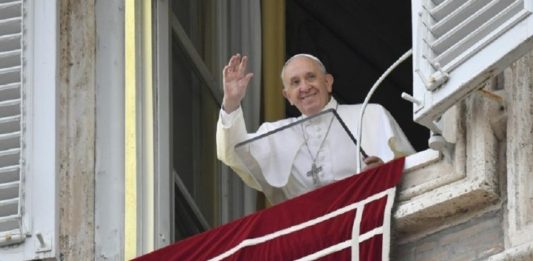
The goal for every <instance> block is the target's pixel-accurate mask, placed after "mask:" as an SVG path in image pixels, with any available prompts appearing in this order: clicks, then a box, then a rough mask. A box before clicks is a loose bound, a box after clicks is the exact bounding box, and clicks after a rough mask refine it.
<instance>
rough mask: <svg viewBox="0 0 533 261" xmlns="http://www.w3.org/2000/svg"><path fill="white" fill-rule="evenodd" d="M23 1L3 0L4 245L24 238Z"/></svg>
mask: <svg viewBox="0 0 533 261" xmlns="http://www.w3.org/2000/svg"><path fill="white" fill-rule="evenodd" d="M21 28H22V1H14V0H0V246H4V245H9V244H14V243H19V242H21V241H23V240H24V233H23V231H22V206H21V197H22V191H21V188H22V186H21V182H22V176H21V167H20V155H21V73H22V72H21V68H22V66H21V52H22V48H21V40H22V29H21Z"/></svg>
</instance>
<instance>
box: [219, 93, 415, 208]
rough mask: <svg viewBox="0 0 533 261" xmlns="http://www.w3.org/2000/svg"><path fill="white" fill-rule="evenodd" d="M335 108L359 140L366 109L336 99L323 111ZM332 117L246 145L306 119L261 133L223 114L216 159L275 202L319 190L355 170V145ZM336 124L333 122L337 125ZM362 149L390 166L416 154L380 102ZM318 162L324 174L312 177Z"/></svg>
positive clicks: (267, 126)
mask: <svg viewBox="0 0 533 261" xmlns="http://www.w3.org/2000/svg"><path fill="white" fill-rule="evenodd" d="M327 109H336V111H337V113H338V114H339V116H340V118H341V119H342V120H343V122H344V123H346V125H347V127H348V129H349V130H350V131H351V133H352V134H353V135H354V136H355V133H357V132H356V129H357V126H358V124H357V118H358V117H359V113H360V109H361V105H360V104H356V105H338V104H337V101H336V100H335V99H334V98H331V99H330V101H329V103H328V104H327V105H326V106H325V107H324V109H323V110H327ZM332 115H333V114H327V115H326V116H324V117H322V116H319V117H316V118H313V119H311V120H309V121H305V122H304V123H303V124H298V125H295V126H293V127H290V128H287V129H284V130H283V131H280V132H276V133H274V134H272V135H268V136H265V137H262V138H259V139H256V140H254V141H253V142H249V143H247V144H246V145H245V146H239V153H237V152H236V151H235V145H236V144H237V143H240V142H242V141H245V140H248V139H251V138H254V137H257V136H259V135H263V134H266V133H269V132H271V131H274V130H276V129H278V128H280V127H283V126H287V125H289V124H291V123H294V122H296V121H298V120H302V119H303V118H305V116H300V117H297V118H288V119H283V120H280V121H276V122H267V123H263V124H262V125H261V126H260V127H259V129H258V130H257V132H255V133H248V132H247V131H246V127H245V123H244V118H243V115H242V110H241V109H240V108H239V109H238V110H236V111H234V112H232V113H230V114H227V113H226V112H224V110H221V111H220V117H219V120H218V123H217V155H218V158H219V159H220V160H221V161H222V162H224V163H225V164H226V165H228V166H230V167H231V168H232V169H233V170H234V171H235V172H236V173H237V174H238V175H239V176H240V177H241V179H242V180H243V181H244V182H245V183H246V184H247V185H248V186H250V187H252V188H254V189H257V190H259V191H263V193H264V194H265V196H266V197H267V198H268V199H269V200H270V202H272V203H278V202H281V201H283V200H286V199H289V198H293V197H295V196H298V195H301V194H303V193H306V192H308V191H310V190H313V189H314V188H316V187H318V186H322V185H325V184H328V183H331V182H333V181H336V180H340V179H343V178H345V177H347V176H350V175H353V174H355V172H356V160H355V151H356V146H355V144H354V143H353V142H351V140H350V139H349V136H348V135H347V134H346V131H345V130H344V129H343V128H342V126H341V125H340V124H338V121H336V120H335V119H332ZM332 120H333V124H332ZM361 146H362V148H363V149H364V150H365V152H366V153H367V154H368V155H372V156H378V157H380V158H381V159H382V160H383V161H385V162H387V161H389V160H392V159H394V158H396V157H400V156H404V155H409V154H411V153H414V149H413V148H412V146H411V144H410V143H409V141H408V140H407V138H406V137H405V135H404V133H403V132H402V130H401V129H400V127H399V126H398V124H397V123H396V121H395V120H394V118H392V116H391V115H390V113H389V112H388V111H387V110H386V109H385V108H383V107H382V106H381V105H378V104H369V105H368V106H367V108H366V111H365V115H364V119H363V134H362V143H361ZM313 163H314V164H315V167H316V168H317V169H319V170H320V171H317V173H315V174H316V175H311V173H310V170H311V169H312V165H313Z"/></svg>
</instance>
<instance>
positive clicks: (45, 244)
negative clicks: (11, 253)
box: [35, 232, 52, 253]
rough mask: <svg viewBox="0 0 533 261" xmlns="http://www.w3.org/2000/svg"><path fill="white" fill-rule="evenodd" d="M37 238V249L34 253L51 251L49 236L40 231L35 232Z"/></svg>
mask: <svg viewBox="0 0 533 261" xmlns="http://www.w3.org/2000/svg"><path fill="white" fill-rule="evenodd" d="M35 237H36V238H37V241H36V243H37V246H36V247H37V250H35V252H36V253H42V252H48V251H52V238H51V237H50V236H43V234H42V233H41V232H35Z"/></svg>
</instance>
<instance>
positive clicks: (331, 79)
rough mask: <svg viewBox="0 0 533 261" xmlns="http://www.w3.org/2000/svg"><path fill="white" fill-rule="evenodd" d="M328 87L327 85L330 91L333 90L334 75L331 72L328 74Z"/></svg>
mask: <svg viewBox="0 0 533 261" xmlns="http://www.w3.org/2000/svg"><path fill="white" fill-rule="evenodd" d="M326 87H327V90H328V93H332V92H333V75H331V74H329V73H328V74H326Z"/></svg>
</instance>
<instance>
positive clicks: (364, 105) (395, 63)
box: [355, 49, 413, 173]
mask: <svg viewBox="0 0 533 261" xmlns="http://www.w3.org/2000/svg"><path fill="white" fill-rule="evenodd" d="M412 53H413V50H412V49H409V51H407V52H405V53H404V54H403V55H402V56H400V58H398V60H396V62H394V63H393V64H392V65H391V66H390V67H389V68H387V70H386V71H385V72H384V73H383V74H382V75H381V76H380V77H379V79H378V80H377V81H376V82H375V83H374V85H373V86H372V88H371V89H370V91H369V92H368V93H367V95H366V97H365V101H364V102H363V105H362V107H361V112H360V114H359V123H358V124H359V126H358V128H357V140H358V141H359V142H357V149H356V151H355V153H356V154H355V155H356V157H355V158H356V160H357V164H356V165H357V173H359V172H361V159H360V158H361V154H360V152H359V151H360V150H361V143H362V142H363V141H362V140H361V136H362V135H363V131H362V128H363V115H364V113H365V109H366V106H367V105H368V102H369V101H370V98H371V97H372V95H373V94H374V92H375V91H376V89H377V88H378V86H379V85H380V84H381V82H383V80H385V78H386V77H387V76H389V74H390V73H391V72H392V71H393V70H394V69H396V67H398V65H400V64H401V63H402V62H403V61H405V60H406V59H407V58H409V56H411V54H412Z"/></svg>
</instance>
